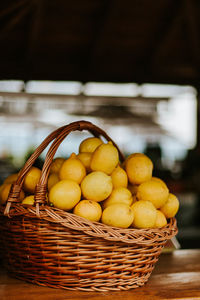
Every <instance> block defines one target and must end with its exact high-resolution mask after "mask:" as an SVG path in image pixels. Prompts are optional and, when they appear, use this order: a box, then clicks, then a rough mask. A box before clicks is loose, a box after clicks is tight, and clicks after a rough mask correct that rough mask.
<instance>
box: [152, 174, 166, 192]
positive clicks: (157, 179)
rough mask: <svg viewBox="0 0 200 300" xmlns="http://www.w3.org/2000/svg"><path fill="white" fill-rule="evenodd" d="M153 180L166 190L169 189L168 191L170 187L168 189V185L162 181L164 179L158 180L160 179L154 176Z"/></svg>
mask: <svg viewBox="0 0 200 300" xmlns="http://www.w3.org/2000/svg"><path fill="white" fill-rule="evenodd" d="M151 180H154V181H157V182H160V183H161V184H162V185H163V186H164V187H165V188H167V189H168V187H167V185H166V183H165V182H164V181H163V180H162V179H160V178H158V177H154V176H152V178H151Z"/></svg>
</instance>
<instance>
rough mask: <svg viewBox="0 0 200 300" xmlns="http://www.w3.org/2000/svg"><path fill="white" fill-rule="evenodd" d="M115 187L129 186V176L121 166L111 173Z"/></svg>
mask: <svg viewBox="0 0 200 300" xmlns="http://www.w3.org/2000/svg"><path fill="white" fill-rule="evenodd" d="M111 177H112V183H113V187H114V188H117V187H125V188H126V187H127V185H128V176H127V174H126V172H125V171H124V169H122V168H121V167H120V166H117V167H116V168H115V169H114V171H113V172H112V174H111Z"/></svg>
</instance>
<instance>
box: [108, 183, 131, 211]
mask: <svg viewBox="0 0 200 300" xmlns="http://www.w3.org/2000/svg"><path fill="white" fill-rule="evenodd" d="M132 202H133V197H132V194H131V192H130V191H129V190H128V189H127V188H124V187H118V188H116V189H113V191H112V193H111V194H110V196H109V197H108V198H107V199H106V200H105V201H104V202H103V208H106V207H108V206H110V205H112V204H115V203H124V204H127V205H129V206H130V205H131V204H132Z"/></svg>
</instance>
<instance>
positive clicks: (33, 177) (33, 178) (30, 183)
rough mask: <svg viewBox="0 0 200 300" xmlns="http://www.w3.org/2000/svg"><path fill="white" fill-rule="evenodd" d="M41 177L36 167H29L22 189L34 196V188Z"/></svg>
mask: <svg viewBox="0 0 200 300" xmlns="http://www.w3.org/2000/svg"><path fill="white" fill-rule="evenodd" d="M40 176H41V170H40V169H38V168H36V167H31V169H30V170H29V171H28V173H27V174H26V175H25V178H24V183H23V187H24V190H25V191H26V192H28V193H31V194H34V191H35V187H36V185H37V184H38V182H39V179H40Z"/></svg>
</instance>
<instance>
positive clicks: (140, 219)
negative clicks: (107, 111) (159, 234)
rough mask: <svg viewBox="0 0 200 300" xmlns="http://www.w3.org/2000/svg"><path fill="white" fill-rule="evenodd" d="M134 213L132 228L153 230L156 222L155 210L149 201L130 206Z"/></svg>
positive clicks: (137, 202) (141, 201)
mask: <svg viewBox="0 0 200 300" xmlns="http://www.w3.org/2000/svg"><path fill="white" fill-rule="evenodd" d="M131 209H132V210H133V213H134V220H133V224H132V226H133V227H135V228H153V227H154V226H155V222H156V216H157V213H156V208H155V206H154V205H153V204H152V203H151V202H150V201H143V200H140V201H136V202H135V203H133V205H132V206H131Z"/></svg>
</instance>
